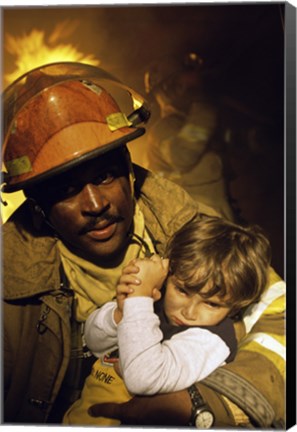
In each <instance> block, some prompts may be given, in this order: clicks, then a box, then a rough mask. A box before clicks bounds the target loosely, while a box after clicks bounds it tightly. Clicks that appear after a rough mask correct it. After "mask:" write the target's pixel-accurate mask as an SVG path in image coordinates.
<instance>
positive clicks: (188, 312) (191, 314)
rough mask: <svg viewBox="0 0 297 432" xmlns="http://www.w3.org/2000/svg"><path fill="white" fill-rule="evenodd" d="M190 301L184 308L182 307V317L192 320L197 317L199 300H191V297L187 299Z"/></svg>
mask: <svg viewBox="0 0 297 432" xmlns="http://www.w3.org/2000/svg"><path fill="white" fill-rule="evenodd" d="M189 300H190V301H189V302H188V304H187V305H186V306H184V308H183V309H182V315H183V317H184V318H185V319H186V320H188V321H194V320H197V318H198V309H199V303H200V302H199V301H195V300H194V301H193V300H192V299H189Z"/></svg>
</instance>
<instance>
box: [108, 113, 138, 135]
mask: <svg viewBox="0 0 297 432" xmlns="http://www.w3.org/2000/svg"><path fill="white" fill-rule="evenodd" d="M106 122H107V125H108V127H109V129H110V130H111V131H112V132H113V131H115V130H117V129H120V128H122V127H129V126H131V125H132V122H131V121H130V120H128V118H127V117H126V115H125V114H124V113H122V112H117V113H112V114H109V115H108V116H107V117H106Z"/></svg>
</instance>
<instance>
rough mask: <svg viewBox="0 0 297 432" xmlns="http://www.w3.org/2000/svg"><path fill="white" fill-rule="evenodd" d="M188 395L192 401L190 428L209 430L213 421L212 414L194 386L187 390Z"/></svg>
mask: <svg viewBox="0 0 297 432" xmlns="http://www.w3.org/2000/svg"><path fill="white" fill-rule="evenodd" d="M188 393H189V395H190V398H191V401H192V414H191V420H190V426H194V427H196V428H197V429H210V428H211V427H212V426H213V425H214V421H215V416H214V414H213V412H212V411H211V409H210V408H209V406H208V405H207V404H206V403H205V402H204V400H203V397H202V396H201V394H200V393H199V390H198V389H197V387H196V386H195V384H193V385H191V387H189V388H188Z"/></svg>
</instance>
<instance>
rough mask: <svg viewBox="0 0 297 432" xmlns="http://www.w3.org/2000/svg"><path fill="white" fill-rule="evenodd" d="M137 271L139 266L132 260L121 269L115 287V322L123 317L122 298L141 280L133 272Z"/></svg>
mask: <svg viewBox="0 0 297 432" xmlns="http://www.w3.org/2000/svg"><path fill="white" fill-rule="evenodd" d="M138 272H139V267H137V266H135V265H134V260H133V261H130V262H129V264H128V265H127V266H126V267H124V269H123V270H122V275H121V277H120V279H119V282H118V285H117V287H116V293H117V308H116V309H115V312H114V320H115V322H116V323H117V324H118V323H119V322H120V321H121V319H122V317H123V305H124V300H125V299H126V298H127V296H128V294H130V293H132V292H133V291H134V288H133V287H135V286H136V285H139V284H140V283H141V281H140V280H139V279H138V278H137V277H136V276H135V274H136V273H138Z"/></svg>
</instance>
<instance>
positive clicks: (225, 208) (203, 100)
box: [144, 52, 234, 220]
mask: <svg viewBox="0 0 297 432" xmlns="http://www.w3.org/2000/svg"><path fill="white" fill-rule="evenodd" d="M205 75H206V67H205V66H204V61H203V59H202V58H201V57H200V56H199V55H198V54H196V53H194V52H191V53H186V54H185V55H182V56H180V55H176V56H171V55H170V56H165V57H163V58H162V59H160V60H156V61H154V62H153V63H152V65H151V66H150V67H149V68H148V70H147V72H146V73H145V77H144V82H145V90H146V93H147V94H148V96H149V97H150V98H152V99H153V100H154V101H155V102H156V103H157V105H158V107H159V112H160V117H159V118H158V120H156V122H155V123H154V125H153V126H152V127H151V128H150V130H149V132H148V137H147V145H146V149H147V167H148V168H149V169H150V170H152V171H154V172H156V173H158V174H159V175H160V176H164V177H166V178H168V179H170V180H172V181H174V182H176V183H177V184H179V185H181V186H182V187H183V188H184V189H185V190H186V191H187V192H188V193H189V194H190V195H191V196H192V198H193V199H194V200H196V201H198V202H203V203H205V204H207V205H209V206H211V207H213V208H215V209H216V210H217V211H218V212H219V213H221V214H223V215H224V216H225V217H226V218H227V219H230V220H234V214H233V210H232V208H231V205H230V202H229V196H228V191H227V187H226V182H225V179H224V166H223V162H222V159H221V157H220V155H219V153H218V151H216V149H215V147H214V141H215V140H216V138H215V132H216V127H217V109H216V106H215V101H214V100H212V97H211V96H210V91H209V89H208V88H206V85H207V84H206V79H205Z"/></svg>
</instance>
